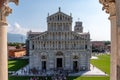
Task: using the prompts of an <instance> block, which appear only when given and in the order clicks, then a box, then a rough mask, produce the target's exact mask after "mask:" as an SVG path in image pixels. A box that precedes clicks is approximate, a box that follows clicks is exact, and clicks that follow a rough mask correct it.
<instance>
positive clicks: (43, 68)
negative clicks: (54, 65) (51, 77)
mask: <svg viewBox="0 0 120 80" xmlns="http://www.w3.org/2000/svg"><path fill="white" fill-rule="evenodd" d="M42 70H46V61H42Z"/></svg>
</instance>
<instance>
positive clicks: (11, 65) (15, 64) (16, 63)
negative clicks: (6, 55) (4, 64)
mask: <svg viewBox="0 0 120 80" xmlns="http://www.w3.org/2000/svg"><path fill="white" fill-rule="evenodd" d="M27 64H28V59H15V60H9V61H8V71H17V70H19V69H20V68H22V67H24V66H25V65H27Z"/></svg>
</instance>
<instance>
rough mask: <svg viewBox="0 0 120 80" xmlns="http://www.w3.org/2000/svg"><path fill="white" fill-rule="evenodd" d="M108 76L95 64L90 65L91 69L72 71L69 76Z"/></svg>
mask: <svg viewBox="0 0 120 80" xmlns="http://www.w3.org/2000/svg"><path fill="white" fill-rule="evenodd" d="M80 75H84V76H107V74H106V73H105V72H103V71H101V70H100V69H98V68H96V67H94V66H93V65H90V71H80V72H78V73H71V74H69V76H80Z"/></svg>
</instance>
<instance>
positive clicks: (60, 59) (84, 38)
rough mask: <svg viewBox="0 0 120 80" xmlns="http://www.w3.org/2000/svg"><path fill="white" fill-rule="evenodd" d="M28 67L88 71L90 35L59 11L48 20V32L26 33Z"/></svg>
mask: <svg viewBox="0 0 120 80" xmlns="http://www.w3.org/2000/svg"><path fill="white" fill-rule="evenodd" d="M27 46H28V52H29V66H30V68H31V69H32V68H36V69H39V70H52V69H62V70H71V71H73V70H78V71H83V70H90V57H91V45H90V33H89V32H87V33H85V32H83V25H82V22H81V21H77V22H75V26H74V31H73V30H72V15H71V14H70V15H67V14H65V13H63V12H61V9H60V8H59V10H58V11H57V12H56V13H54V14H52V15H49V14H48V17H47V31H45V32H32V31H29V32H28V33H27Z"/></svg>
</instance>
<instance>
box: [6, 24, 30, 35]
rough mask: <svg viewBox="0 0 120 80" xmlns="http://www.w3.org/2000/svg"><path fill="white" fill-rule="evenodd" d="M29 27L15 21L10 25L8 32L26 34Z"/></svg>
mask: <svg viewBox="0 0 120 80" xmlns="http://www.w3.org/2000/svg"><path fill="white" fill-rule="evenodd" d="M28 31H29V29H27V28H24V27H22V26H21V25H20V24H19V23H17V22H15V23H14V24H13V25H11V24H9V25H8V32H9V33H12V34H22V35H26V33H27V32H28Z"/></svg>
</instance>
